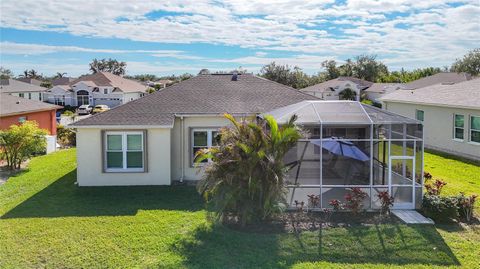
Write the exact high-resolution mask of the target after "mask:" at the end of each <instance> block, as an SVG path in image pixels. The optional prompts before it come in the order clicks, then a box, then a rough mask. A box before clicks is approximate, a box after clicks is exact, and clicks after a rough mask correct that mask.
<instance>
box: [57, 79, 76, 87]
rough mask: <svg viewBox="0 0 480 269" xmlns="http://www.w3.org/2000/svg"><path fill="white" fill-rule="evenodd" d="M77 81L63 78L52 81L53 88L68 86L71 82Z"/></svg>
mask: <svg viewBox="0 0 480 269" xmlns="http://www.w3.org/2000/svg"><path fill="white" fill-rule="evenodd" d="M74 80H76V78H70V77H61V78H56V79H54V80H52V86H58V85H68V84H70V82H72V81H74Z"/></svg>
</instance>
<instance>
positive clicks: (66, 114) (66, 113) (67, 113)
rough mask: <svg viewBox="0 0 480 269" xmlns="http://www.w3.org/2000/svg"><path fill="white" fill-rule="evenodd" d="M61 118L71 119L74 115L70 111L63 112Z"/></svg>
mask: <svg viewBox="0 0 480 269" xmlns="http://www.w3.org/2000/svg"><path fill="white" fill-rule="evenodd" d="M62 115H63V116H66V117H71V116H73V115H75V113H73V111H70V110H65V111H64V112H63V113H62Z"/></svg>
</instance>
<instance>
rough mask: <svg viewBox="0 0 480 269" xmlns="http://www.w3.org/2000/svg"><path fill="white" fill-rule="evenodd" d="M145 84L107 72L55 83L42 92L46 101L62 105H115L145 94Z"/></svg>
mask: <svg viewBox="0 0 480 269" xmlns="http://www.w3.org/2000/svg"><path fill="white" fill-rule="evenodd" d="M146 90H147V86H145V85H142V84H141V83H138V82H136V81H133V80H130V79H126V78H123V77H120V76H117V75H114V74H112V73H109V72H98V73H95V74H91V75H86V76H83V77H80V78H78V79H76V80H74V81H72V82H70V83H69V84H66V85H56V86H53V87H52V88H50V89H49V90H48V91H47V92H45V94H44V100H45V101H46V102H49V103H52V104H57V105H62V106H81V105H93V106H95V105H107V106H109V107H116V106H118V105H121V104H125V103H127V102H130V101H133V100H136V99H138V98H141V97H143V96H145V94H146Z"/></svg>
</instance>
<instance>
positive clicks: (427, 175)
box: [423, 172, 433, 180]
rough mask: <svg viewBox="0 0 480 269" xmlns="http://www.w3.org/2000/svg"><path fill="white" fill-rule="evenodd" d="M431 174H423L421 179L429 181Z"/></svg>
mask: <svg viewBox="0 0 480 269" xmlns="http://www.w3.org/2000/svg"><path fill="white" fill-rule="evenodd" d="M432 177H433V176H432V174H430V173H429V172H423V178H425V180H430V179H432Z"/></svg>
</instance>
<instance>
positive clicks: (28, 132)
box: [0, 121, 47, 170]
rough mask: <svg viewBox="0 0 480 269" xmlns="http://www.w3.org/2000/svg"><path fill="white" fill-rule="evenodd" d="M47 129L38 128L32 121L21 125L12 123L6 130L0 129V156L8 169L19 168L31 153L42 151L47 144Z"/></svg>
mask: <svg viewBox="0 0 480 269" xmlns="http://www.w3.org/2000/svg"><path fill="white" fill-rule="evenodd" d="M46 135H47V131H45V130H43V129H40V128H38V124H37V123H36V122H34V121H26V122H24V123H23V124H21V125H12V126H10V128H9V129H8V130H6V131H0V148H1V154H2V158H4V159H5V160H6V161H7V166H8V167H9V168H10V169H12V170H13V169H20V165H21V164H22V162H24V161H26V160H27V159H28V158H30V157H31V156H32V155H33V154H35V153H39V152H43V151H44V150H45V147H46V145H47V141H46V138H45V136H46Z"/></svg>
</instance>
